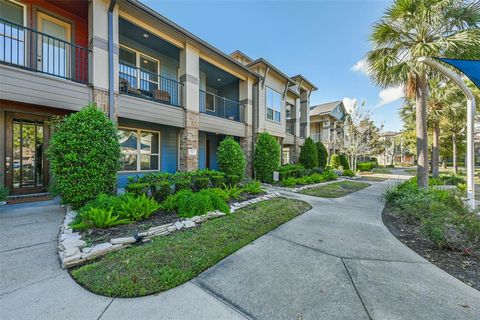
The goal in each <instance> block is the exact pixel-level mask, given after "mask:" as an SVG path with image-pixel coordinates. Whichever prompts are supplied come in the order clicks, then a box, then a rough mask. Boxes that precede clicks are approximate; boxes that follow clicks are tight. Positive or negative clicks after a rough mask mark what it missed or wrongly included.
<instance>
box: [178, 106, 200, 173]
mask: <svg viewBox="0 0 480 320" xmlns="http://www.w3.org/2000/svg"><path fill="white" fill-rule="evenodd" d="M198 125H199V114H198V112H193V111H188V110H187V111H185V128H184V129H182V130H180V170H181V171H193V170H197V169H198V152H199V144H198Z"/></svg>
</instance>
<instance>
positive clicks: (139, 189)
mask: <svg viewBox="0 0 480 320" xmlns="http://www.w3.org/2000/svg"><path fill="white" fill-rule="evenodd" d="M125 191H126V192H128V193H131V194H134V195H135V196H141V195H142V194H149V192H150V184H148V183H146V182H133V183H129V184H127V186H126V187H125Z"/></svg>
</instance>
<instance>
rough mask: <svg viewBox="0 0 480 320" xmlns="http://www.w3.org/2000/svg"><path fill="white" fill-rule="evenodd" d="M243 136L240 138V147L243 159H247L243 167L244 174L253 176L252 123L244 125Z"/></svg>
mask: <svg viewBox="0 0 480 320" xmlns="http://www.w3.org/2000/svg"><path fill="white" fill-rule="evenodd" d="M245 130H246V133H245V137H244V138H240V146H241V147H242V150H243V153H244V154H245V159H246V160H247V166H246V168H245V174H246V175H247V176H248V177H253V127H252V125H245Z"/></svg>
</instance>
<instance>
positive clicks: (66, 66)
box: [37, 12, 72, 78]
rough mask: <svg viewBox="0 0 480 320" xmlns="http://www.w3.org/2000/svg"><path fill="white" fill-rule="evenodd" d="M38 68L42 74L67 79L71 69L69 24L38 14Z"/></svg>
mask: <svg viewBox="0 0 480 320" xmlns="http://www.w3.org/2000/svg"><path fill="white" fill-rule="evenodd" d="M37 19H38V21H37V22H38V31H40V32H41V34H38V37H39V38H38V39H37V44H38V54H37V60H38V67H39V68H40V70H41V71H42V72H45V73H49V74H52V75H55V76H59V77H64V78H69V77H70V69H71V64H72V62H71V57H70V56H71V53H70V50H71V46H70V29H71V28H70V24H68V23H66V22H64V21H62V20H59V19H56V18H54V17H51V16H49V15H46V14H44V13H41V12H39V13H38V14H37Z"/></svg>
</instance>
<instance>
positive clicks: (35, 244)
mask: <svg viewBox="0 0 480 320" xmlns="http://www.w3.org/2000/svg"><path fill="white" fill-rule="evenodd" d="M55 241H57V239H53V240H48V241H44V242H39V243H34V244H29V245H28V246H23V247H18V248H13V249H8V250H5V251H0V254H2V253H7V252H12V251H15V250H21V249H27V248H31V247H35V246H40V245H42V244H46V243H50V242H55Z"/></svg>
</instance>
